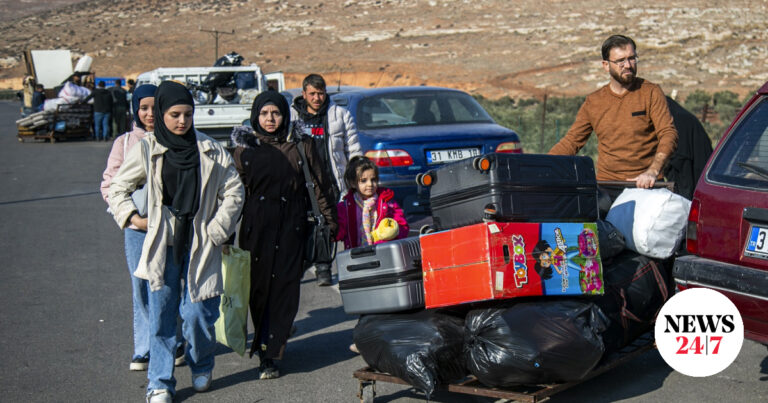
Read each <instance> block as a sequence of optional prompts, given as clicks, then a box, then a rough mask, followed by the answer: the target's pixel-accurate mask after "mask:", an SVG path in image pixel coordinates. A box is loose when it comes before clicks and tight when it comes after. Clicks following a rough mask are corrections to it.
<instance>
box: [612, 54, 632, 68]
mask: <svg viewBox="0 0 768 403" xmlns="http://www.w3.org/2000/svg"><path fill="white" fill-rule="evenodd" d="M637 59H638V58H637V55H634V56H630V57H628V58H626V59H620V60H608V61H609V62H611V63H613V64H615V65H617V66H619V67H624V66H628V65H631V64H635V63H637Z"/></svg>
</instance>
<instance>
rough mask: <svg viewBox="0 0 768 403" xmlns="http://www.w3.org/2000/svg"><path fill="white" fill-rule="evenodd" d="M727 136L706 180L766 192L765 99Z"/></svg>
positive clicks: (767, 100)
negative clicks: (764, 190)
mask: <svg viewBox="0 0 768 403" xmlns="http://www.w3.org/2000/svg"><path fill="white" fill-rule="evenodd" d="M751 109H752V110H750V111H749V112H748V113H747V114H746V116H745V117H744V118H742V119H741V121H740V122H739V123H738V125H737V126H736V127H735V128H734V129H733V132H732V133H731V134H730V135H729V136H728V139H726V141H725V143H724V144H723V146H722V149H721V150H720V152H718V154H717V156H716V157H715V160H714V161H713V162H712V168H710V170H709V173H708V174H707V177H708V178H709V179H710V180H713V181H715V182H720V183H724V184H728V185H734V186H740V187H749V188H756V189H766V190H768V97H762V98H761V99H760V100H759V101H758V103H757V104H756V105H754V106H753V107H752V108H751Z"/></svg>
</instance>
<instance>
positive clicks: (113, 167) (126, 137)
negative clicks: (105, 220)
mask: <svg viewBox="0 0 768 403" xmlns="http://www.w3.org/2000/svg"><path fill="white" fill-rule="evenodd" d="M146 136H147V133H146V132H145V131H144V129H142V128H140V127H134V128H133V130H132V131H130V132H126V133H125V134H122V135H120V136H119V137H118V138H116V139H115V141H114V142H113V143H112V151H110V152H109V158H108V159H107V168H106V169H104V173H103V174H102V175H101V177H102V180H101V197H102V198H103V199H104V201H105V202H107V204H109V185H111V184H112V178H113V177H114V176H115V174H117V171H118V170H119V169H120V166H121V165H123V160H124V159H125V156H126V155H127V154H128V151H129V150H130V149H131V147H133V146H134V145H135V144H136V143H138V142H139V141H141V139H143V138H144V137H146ZM128 228H131V229H137V228H136V227H135V226H133V225H130V226H129V227H128Z"/></svg>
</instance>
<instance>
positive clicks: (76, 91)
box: [59, 81, 91, 104]
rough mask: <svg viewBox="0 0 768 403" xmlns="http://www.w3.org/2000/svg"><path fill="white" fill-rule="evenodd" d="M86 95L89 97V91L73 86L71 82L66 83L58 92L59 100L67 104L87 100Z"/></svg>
mask: <svg viewBox="0 0 768 403" xmlns="http://www.w3.org/2000/svg"><path fill="white" fill-rule="evenodd" d="M88 95H91V90H89V89H88V88H85V87H81V86H79V85H75V84H73V83H72V82H71V81H67V83H66V84H64V87H63V88H62V89H61V91H59V98H61V99H63V100H64V101H65V102H66V103H68V104H74V103H75V102H78V101H82V100H83V99H85V98H87V97H88Z"/></svg>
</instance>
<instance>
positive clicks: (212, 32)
mask: <svg viewBox="0 0 768 403" xmlns="http://www.w3.org/2000/svg"><path fill="white" fill-rule="evenodd" d="M198 29H200V31H202V32H208V33H211V34H213V38H214V39H215V40H216V50H215V55H216V56H215V57H214V58H213V61H214V63H215V62H216V60H219V35H221V34H226V35H234V33H235V30H234V29H233V30H232V31H231V32H226V31H219V30H218V29H203V27H198Z"/></svg>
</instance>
